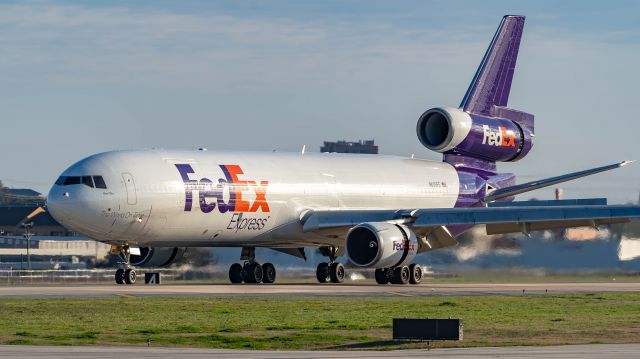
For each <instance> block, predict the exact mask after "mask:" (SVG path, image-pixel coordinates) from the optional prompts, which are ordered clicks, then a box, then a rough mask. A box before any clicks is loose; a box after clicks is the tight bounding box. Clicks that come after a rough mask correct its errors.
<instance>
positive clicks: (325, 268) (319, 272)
mask: <svg viewBox="0 0 640 359" xmlns="http://www.w3.org/2000/svg"><path fill="white" fill-rule="evenodd" d="M316 278H317V279H318V282H319V283H327V282H328V281H329V264H328V263H326V262H322V263H320V264H318V268H316Z"/></svg>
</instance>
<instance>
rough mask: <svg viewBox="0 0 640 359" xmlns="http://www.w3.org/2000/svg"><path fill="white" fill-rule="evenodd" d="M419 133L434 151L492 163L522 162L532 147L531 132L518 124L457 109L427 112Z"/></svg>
mask: <svg viewBox="0 0 640 359" xmlns="http://www.w3.org/2000/svg"><path fill="white" fill-rule="evenodd" d="M505 113H507V112H505ZM416 130H417V133H418V139H419V140H420V142H421V143H422V145H423V146H425V147H426V148H428V149H430V150H432V151H436V152H440V153H452V154H459V155H465V156H470V157H475V158H480V159H484V160H489V161H500V162H507V161H517V160H520V159H522V158H524V157H525V156H526V155H527V153H528V152H529V150H531V147H532V145H533V142H532V138H533V133H532V129H530V128H529V127H527V126H521V125H520V124H519V123H518V122H517V121H513V120H508V119H503V118H494V117H485V116H479V115H475V114H469V113H466V112H464V111H462V110H461V109H458V108H450V107H445V108H432V109H430V110H428V111H426V112H425V113H423V114H422V116H420V118H419V119H418V124H417V128H416Z"/></svg>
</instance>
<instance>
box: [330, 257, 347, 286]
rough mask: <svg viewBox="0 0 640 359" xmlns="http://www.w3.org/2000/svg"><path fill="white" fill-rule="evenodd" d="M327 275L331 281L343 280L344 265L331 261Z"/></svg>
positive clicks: (339, 281)
mask: <svg viewBox="0 0 640 359" xmlns="http://www.w3.org/2000/svg"><path fill="white" fill-rule="evenodd" d="M329 277H331V282H332V283H342V282H344V266H343V265H342V263H337V262H336V263H331V267H329Z"/></svg>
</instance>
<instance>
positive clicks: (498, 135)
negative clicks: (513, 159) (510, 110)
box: [482, 125, 516, 147]
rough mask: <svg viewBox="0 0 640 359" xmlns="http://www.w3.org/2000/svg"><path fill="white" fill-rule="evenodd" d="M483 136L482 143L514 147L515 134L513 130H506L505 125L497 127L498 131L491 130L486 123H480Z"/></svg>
mask: <svg viewBox="0 0 640 359" xmlns="http://www.w3.org/2000/svg"><path fill="white" fill-rule="evenodd" d="M482 131H483V132H484V136H483V137H482V144H483V145H490V146H498V147H516V136H515V135H514V133H513V131H508V130H507V128H506V127H502V126H501V127H498V132H493V131H492V130H491V128H490V127H489V126H487V125H482Z"/></svg>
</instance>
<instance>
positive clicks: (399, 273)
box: [375, 263, 422, 284]
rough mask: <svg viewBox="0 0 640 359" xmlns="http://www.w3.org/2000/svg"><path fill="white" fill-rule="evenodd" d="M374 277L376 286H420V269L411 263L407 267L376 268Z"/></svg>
mask: <svg viewBox="0 0 640 359" xmlns="http://www.w3.org/2000/svg"><path fill="white" fill-rule="evenodd" d="M375 276H376V283H378V284H388V283H392V284H407V283H411V284H420V282H421V281H422V267H420V266H419V265H417V264H415V263H413V264H411V265H409V266H402V267H396V268H378V269H376V275H375Z"/></svg>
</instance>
